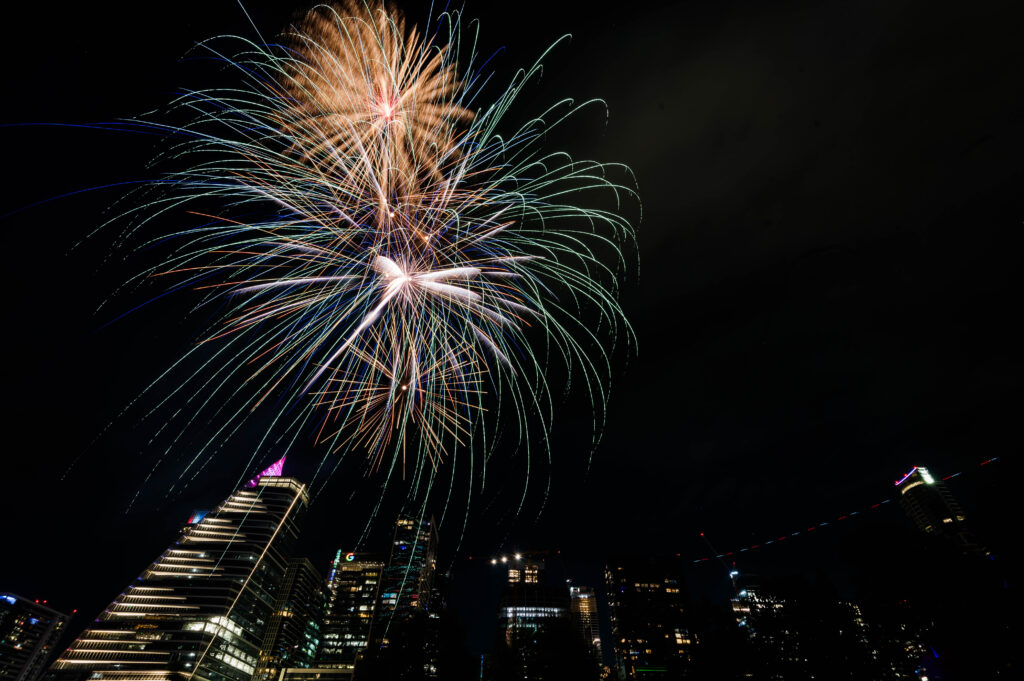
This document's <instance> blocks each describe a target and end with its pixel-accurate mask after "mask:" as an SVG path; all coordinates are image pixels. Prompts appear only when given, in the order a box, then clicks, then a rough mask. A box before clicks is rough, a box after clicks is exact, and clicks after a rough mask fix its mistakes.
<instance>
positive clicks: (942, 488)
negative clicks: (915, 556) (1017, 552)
mask: <svg viewBox="0 0 1024 681" xmlns="http://www.w3.org/2000/svg"><path fill="white" fill-rule="evenodd" d="M896 487H897V488H898V489H899V493H900V506H902V507H903V511H904V512H905V513H906V514H907V516H908V517H909V518H910V519H911V520H912V521H913V523H914V524H915V525H916V526H917V528H918V529H919V530H921V531H922V532H924V533H926V534H929V535H932V536H935V537H941V538H943V539H946V540H948V541H950V542H952V543H953V544H955V545H956V546H957V547H958V548H959V549H960V550H962V551H964V552H965V553H981V554H984V553H985V550H984V549H983V548H982V547H981V546H980V545H979V544H978V543H977V542H976V541H975V539H974V537H973V536H972V535H971V533H970V532H969V531H968V529H967V519H966V518H965V517H964V512H963V509H961V508H960V504H958V503H957V502H956V499H954V498H953V495H952V494H950V492H949V489H948V488H947V487H946V484H945V483H944V482H943V481H942V480H938V479H936V478H935V477H934V476H932V474H931V473H930V472H929V470H928V469H927V468H925V467H924V466H914V467H913V468H911V469H910V471H909V472H908V473H907V474H906V475H904V476H903V477H902V478H900V479H899V480H897V481H896Z"/></svg>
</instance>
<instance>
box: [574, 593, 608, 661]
mask: <svg viewBox="0 0 1024 681" xmlns="http://www.w3.org/2000/svg"><path fill="white" fill-rule="evenodd" d="M569 602H570V608H571V612H572V619H573V622H574V623H575V625H576V628H577V630H578V631H579V633H580V636H582V637H583V640H584V641H586V643H587V645H588V646H589V647H590V649H591V652H592V653H593V655H594V661H595V662H597V664H599V665H600V664H601V663H602V660H601V632H600V627H599V624H598V622H599V620H598V618H597V597H596V596H595V595H594V589H593V588H591V587H589V586H571V587H569Z"/></svg>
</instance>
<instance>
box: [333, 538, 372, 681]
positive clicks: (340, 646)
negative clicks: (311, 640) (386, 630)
mask: <svg viewBox="0 0 1024 681" xmlns="http://www.w3.org/2000/svg"><path fill="white" fill-rule="evenodd" d="M383 572H384V561H383V560H382V559H381V558H380V556H377V555H373V554H365V553H352V552H349V553H342V552H341V551H340V550H339V551H338V553H337V554H336V555H335V557H334V560H333V561H332V562H331V570H330V573H329V574H328V577H327V615H326V617H325V619H324V628H323V632H322V634H323V635H322V636H321V643H320V652H319V654H318V655H317V667H319V668H334V669H349V670H351V669H354V667H355V664H356V662H358V660H359V658H361V657H362V655H363V653H364V652H365V650H366V647H367V645H368V643H369V640H370V626H371V625H372V623H373V618H374V614H375V612H376V606H377V598H378V594H379V591H380V583H381V577H382V575H383Z"/></svg>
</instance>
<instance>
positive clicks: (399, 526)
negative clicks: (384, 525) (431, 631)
mask: <svg viewBox="0 0 1024 681" xmlns="http://www.w3.org/2000/svg"><path fill="white" fill-rule="evenodd" d="M437 541H438V537H437V528H436V527H435V526H434V519H433V518H430V519H429V520H418V519H416V518H411V517H408V516H400V517H399V518H398V521H397V522H396V523H395V534H394V538H393V539H392V542H391V555H390V556H389V557H388V564H387V567H385V568H384V575H383V578H382V580H381V588H380V598H379V601H378V608H377V620H378V621H380V622H382V623H387V622H390V621H392V620H394V619H396V618H397V619H407V618H409V617H411V616H412V615H413V614H414V613H416V612H425V611H426V610H427V609H428V607H429V604H430V600H431V597H432V595H433V592H434V576H435V573H436V572H437Z"/></svg>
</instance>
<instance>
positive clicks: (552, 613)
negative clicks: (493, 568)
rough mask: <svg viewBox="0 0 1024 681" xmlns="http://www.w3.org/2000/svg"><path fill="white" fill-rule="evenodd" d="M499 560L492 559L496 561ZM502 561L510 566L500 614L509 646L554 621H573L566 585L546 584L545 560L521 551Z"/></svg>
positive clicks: (501, 600)
mask: <svg viewBox="0 0 1024 681" xmlns="http://www.w3.org/2000/svg"><path fill="white" fill-rule="evenodd" d="M498 560H499V559H493V560H492V561H491V562H492V564H496V563H497V561H498ZM500 560H501V562H502V564H503V565H505V566H506V567H507V568H508V583H507V584H506V585H505V588H504V589H503V590H502V592H501V599H500V601H499V603H498V608H499V615H498V617H499V626H500V627H501V629H502V630H503V633H504V635H505V641H506V643H507V644H508V645H515V642H516V641H517V640H525V639H529V638H531V637H532V636H533V635H534V634H535V633H536V632H537V631H539V630H540V629H541V628H542V627H544V626H545V625H547V624H549V623H550V622H552V621H554V620H564V621H566V622H567V621H568V620H569V598H568V594H567V593H566V591H565V584H564V583H563V584H557V585H556V584H549V583H545V580H544V579H543V575H544V562H543V561H542V560H537V559H534V558H528V557H524V556H523V555H522V554H519V553H516V554H514V555H512V556H502V557H501V559H500ZM549 581H550V580H549Z"/></svg>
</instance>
